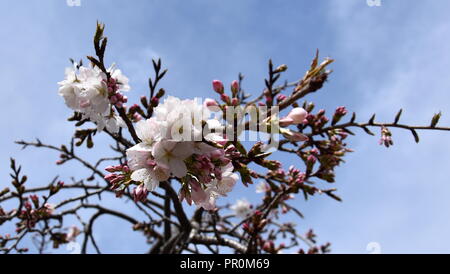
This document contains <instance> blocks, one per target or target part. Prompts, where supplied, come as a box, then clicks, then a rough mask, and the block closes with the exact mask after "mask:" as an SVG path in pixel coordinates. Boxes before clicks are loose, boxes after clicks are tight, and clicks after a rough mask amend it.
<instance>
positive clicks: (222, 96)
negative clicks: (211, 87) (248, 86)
mask: <svg viewBox="0 0 450 274" xmlns="http://www.w3.org/2000/svg"><path fill="white" fill-rule="evenodd" d="M220 99H221V100H222V101H224V102H225V103H227V104H229V103H230V97H229V96H228V95H226V94H225V93H222V94H221V95H220Z"/></svg>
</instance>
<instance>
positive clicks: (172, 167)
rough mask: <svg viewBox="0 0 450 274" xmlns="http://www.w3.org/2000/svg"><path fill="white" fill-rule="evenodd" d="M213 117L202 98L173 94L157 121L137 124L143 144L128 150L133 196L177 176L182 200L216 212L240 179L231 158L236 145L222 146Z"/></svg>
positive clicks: (157, 113)
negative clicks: (217, 206) (187, 98)
mask: <svg viewBox="0 0 450 274" xmlns="http://www.w3.org/2000/svg"><path fill="white" fill-rule="evenodd" d="M210 116H211V112H210V111H209V109H208V107H207V106H206V105H205V104H202V103H201V102H200V100H198V99H193V100H180V99H179V98H176V97H172V96H169V97H168V98H166V99H165V100H164V102H163V103H162V104H159V105H158V106H157V107H156V108H155V109H154V116H153V117H151V118H149V119H147V120H141V121H139V122H137V123H136V133H137V135H138V137H139V138H140V140H141V141H142V142H141V143H139V144H137V145H135V146H133V147H131V148H129V149H128V150H127V159H128V162H127V164H128V167H129V168H130V169H131V172H132V173H131V176H130V179H131V180H132V181H134V182H138V183H139V186H138V187H137V188H136V190H135V192H134V193H135V197H138V199H141V198H142V197H144V196H146V193H147V191H154V190H155V189H156V188H157V187H158V186H159V183H160V182H162V181H167V180H168V179H169V178H170V177H171V176H173V177H176V178H178V179H179V181H180V182H181V184H182V187H181V190H180V192H179V196H180V199H181V200H183V199H186V201H187V202H188V203H189V204H191V203H192V202H194V203H195V204H196V205H198V206H201V207H203V208H205V209H208V210H212V209H214V208H215V200H216V199H217V198H218V197H220V196H226V195H227V193H229V192H230V191H231V190H232V189H233V187H234V185H235V183H236V181H237V180H238V175H237V174H234V173H233V165H232V163H231V160H230V157H229V153H230V151H231V150H232V147H229V148H225V147H224V145H225V144H226V143H227V140H226V139H225V138H224V136H223V134H222V130H221V124H220V122H219V121H218V120H216V119H210ZM142 184H143V185H144V186H145V188H146V189H147V191H145V190H144V189H143V185H142Z"/></svg>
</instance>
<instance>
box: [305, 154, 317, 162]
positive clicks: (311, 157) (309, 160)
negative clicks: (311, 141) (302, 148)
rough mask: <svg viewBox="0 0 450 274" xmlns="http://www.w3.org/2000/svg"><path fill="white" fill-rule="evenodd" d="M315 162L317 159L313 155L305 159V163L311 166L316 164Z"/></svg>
mask: <svg viewBox="0 0 450 274" xmlns="http://www.w3.org/2000/svg"><path fill="white" fill-rule="evenodd" d="M316 160H317V158H316V157H315V156H314V155H309V156H308V158H307V161H308V162H310V163H313V164H314V163H315V162H316Z"/></svg>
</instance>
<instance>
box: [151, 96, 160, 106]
mask: <svg viewBox="0 0 450 274" xmlns="http://www.w3.org/2000/svg"><path fill="white" fill-rule="evenodd" d="M150 102H151V104H152V106H157V105H158V104H159V99H158V97H152V99H151V100H150Z"/></svg>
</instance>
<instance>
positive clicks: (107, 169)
mask: <svg viewBox="0 0 450 274" xmlns="http://www.w3.org/2000/svg"><path fill="white" fill-rule="evenodd" d="M105 170H106V171H108V172H115V171H116V168H115V167H114V166H107V167H106V168H105Z"/></svg>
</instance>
